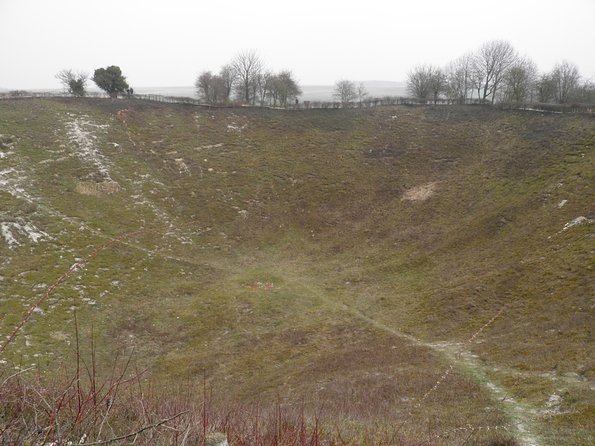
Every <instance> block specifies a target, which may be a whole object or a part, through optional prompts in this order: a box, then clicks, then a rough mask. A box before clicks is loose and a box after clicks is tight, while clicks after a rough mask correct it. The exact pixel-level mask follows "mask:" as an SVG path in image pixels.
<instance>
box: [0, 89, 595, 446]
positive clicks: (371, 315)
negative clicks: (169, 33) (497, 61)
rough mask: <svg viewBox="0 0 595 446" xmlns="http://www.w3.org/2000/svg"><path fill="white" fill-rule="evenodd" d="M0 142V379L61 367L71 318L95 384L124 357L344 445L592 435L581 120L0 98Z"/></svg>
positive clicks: (169, 382)
mask: <svg viewBox="0 0 595 446" xmlns="http://www.w3.org/2000/svg"><path fill="white" fill-rule="evenodd" d="M0 134H1V136H0V230H1V238H0V313H1V314H2V318H1V319H0V334H1V335H2V338H3V339H4V338H6V337H7V336H10V334H11V333H12V332H13V330H14V327H16V326H17V325H18V324H19V322H20V321H21V320H23V315H24V314H25V313H26V312H27V310H28V309H29V308H31V307H32V306H34V305H36V302H38V301H39V300H40V299H41V303H40V305H39V306H38V307H35V308H34V310H33V311H32V313H31V318H30V319H29V320H28V321H27V323H25V324H24V326H23V329H22V330H21V331H20V332H19V333H18V336H17V337H16V338H15V340H14V341H13V342H11V343H10V344H9V345H6V349H5V351H4V352H3V353H2V354H1V356H0V362H1V365H0V367H2V368H4V369H5V370H4V375H5V376H9V375H11V374H12V373H14V368H15V367H17V368H20V369H25V368H28V367H31V366H34V369H32V370H31V371H29V372H27V373H23V376H25V377H26V376H27V374H28V373H29V374H30V373H34V371H35V370H39V371H41V372H40V373H46V374H49V375H52V371H55V370H56V369H57V364H62V363H63V362H64V358H73V357H74V350H75V343H76V342H75V341H76V339H75V337H76V336H77V333H76V331H75V315H76V322H77V325H78V331H79V333H78V337H79V338H80V339H83V340H84V341H82V342H80V346H79V348H80V349H81V350H82V353H81V355H85V356H86V355H90V354H91V351H90V350H91V347H90V342H89V340H91V339H92V340H93V343H94V346H93V349H92V350H93V352H92V353H93V355H94V356H96V357H97V364H98V371H97V373H98V375H105V376H109V373H110V364H112V363H113V361H114V358H115V357H116V355H117V354H118V352H120V354H122V352H124V355H127V354H129V352H130V351H132V350H134V354H133V361H134V363H135V367H138V368H139V369H145V368H146V369H147V370H148V378H150V380H151V382H152V383H153V384H152V385H153V386H156V387H157V388H161V389H171V388H173V387H175V386H178V385H179V383H180V382H184V383H188V388H192V387H194V386H196V385H199V387H200V386H202V383H203V377H206V383H207V384H208V387H209V389H211V390H210V392H212V395H213V397H212V398H213V401H214V403H213V404H214V405H220V406H222V407H223V406H225V405H229V404H231V405H233V404H252V403H256V402H259V404H260V403H261V402H263V404H267V402H269V403H270V402H274V401H277V400H278V399H279V400H281V401H282V403H283V404H288V405H291V404H297V403H299V402H304V401H306V402H307V403H308V404H311V405H312V407H321V408H322V409H321V415H320V417H321V418H320V421H321V423H324V422H325V421H326V422H327V423H328V425H335V426H337V429H340V430H341V431H342V432H343V433H344V434H343V436H344V438H345V439H351V441H353V442H354V444H358V438H363V437H358V435H361V432H362V431H364V430H366V429H368V430H369V429H370V427H373V429H372V430H375V431H377V432H393V431H394V430H395V426H400V427H399V431H398V435H399V436H402V437H403V438H405V439H411V441H422V440H425V439H427V438H428V436H429V437H430V438H431V441H432V442H433V443H429V444H445V445H446V444H453V445H454V444H462V442H463V441H465V439H466V438H468V437H469V435H471V434H472V435H473V437H471V438H473V441H475V442H476V443H477V444H491V445H496V444H513V443H497V442H496V440H495V438H496V437H495V435H496V436H497V437H498V438H500V437H499V435H500V434H494V433H493V431H487V430H486V429H485V428H486V427H488V426H490V427H494V426H499V427H500V426H502V429H504V431H505V433H506V436H508V437H515V438H516V440H517V441H518V444H524V445H535V446H540V445H578V444H585V445H586V444H590V443H591V441H592V440H593V439H592V432H593V427H594V426H593V400H594V398H593V391H592V388H593V378H594V373H593V362H592V354H591V352H592V350H593V340H592V335H591V326H592V321H593V306H592V293H593V270H592V268H593V257H592V253H593V219H595V211H594V209H593V184H595V179H594V172H595V168H594V167H595V165H594V161H595V152H594V150H593V148H594V145H595V120H594V118H593V117H592V116H580V115H548V114H540V113H532V112H503V111H498V110H495V109H492V108H483V107H472V106H467V107H436V108H432V107H420V108H405V107H402V108H376V109H372V110H365V111H362V110H357V109H344V110H343V109H342V110H303V111H294V112H284V111H277V110H268V111H267V110H258V109H208V110H204V109H200V108H196V107H190V106H182V105H179V106H176V105H158V104H151V103H145V102H140V101H123V100H120V101H111V100H58V99H55V100H22V101H18V100H17V101H8V100H7V101H3V102H0ZM136 231H140V232H136ZM131 232H133V233H134V234H132V235H130V236H123V237H122V234H128V233H131ZM118 237H120V238H119V239H118V240H117V241H116V242H115V243H113V245H109V246H107V247H106V248H105V249H104V250H101V252H97V253H95V254H96V255H95V254H93V253H94V250H95V249H97V248H98V247H100V246H102V245H104V244H105V243H109V242H110V241H113V240H114V239H116V238H118ZM90 254H93V257H92V258H89V259H87V257H86V256H88V255H90ZM73 266H74V268H73V270H72V273H71V274H70V275H69V276H68V278H66V279H65V280H64V281H63V282H62V283H60V285H59V286H58V287H57V288H55V290H53V289H51V290H50V287H51V285H52V284H53V283H55V282H56V280H57V279H58V278H59V277H60V276H61V275H62V274H64V273H65V272H66V271H68V270H69V268H72V267H73ZM50 291H51V292H50ZM70 355H73V356H70ZM67 360H68V359H67ZM35 373H37V372H35ZM325 408H326V409H325ZM468 426H471V427H476V428H477V427H481V428H482V429H481V430H475V431H471V430H464V429H460V428H462V427H468ZM502 429H500V431H502ZM453 430H454V433H453V434H452V435H450V434H449V435H446V434H445V433H447V432H450V431H453ZM366 438H370V437H366ZM399 438H400V437H399ZM360 441H361V442H362V443H365V442H368V443H367V444H373V441H372V440H369V439H368V440H365V441H364V440H360ZM383 441H387V440H383ZM428 441H430V440H428ZM502 441H504V440H502ZM490 442H491V443H490ZM337 444H340V443H337ZM360 444H361V443H360ZM377 444H378V443H377ZM382 444H385V443H382ZM386 444H395V443H389V442H388V441H387V443H386ZM403 444H404V443H403Z"/></svg>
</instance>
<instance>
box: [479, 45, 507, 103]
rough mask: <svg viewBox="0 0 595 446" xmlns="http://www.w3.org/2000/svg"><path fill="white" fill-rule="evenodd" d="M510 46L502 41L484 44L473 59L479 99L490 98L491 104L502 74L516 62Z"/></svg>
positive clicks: (494, 98)
mask: <svg viewBox="0 0 595 446" xmlns="http://www.w3.org/2000/svg"><path fill="white" fill-rule="evenodd" d="M516 59H517V54H516V51H515V49H514V48H513V47H512V45H511V44H510V43H508V42H506V41H503V40H493V41H491V42H486V43H484V44H483V45H482V46H481V47H480V48H479V51H478V52H477V54H476V55H475V57H474V60H473V65H474V71H475V78H476V81H477V88H478V93H479V94H480V98H481V99H483V100H487V99H488V98H491V102H492V104H493V103H494V101H495V100H496V95H497V93H498V90H499V88H500V85H501V82H502V79H503V77H504V73H505V72H506V71H507V70H508V68H510V67H511V66H512V64H513V63H514V62H515V61H516Z"/></svg>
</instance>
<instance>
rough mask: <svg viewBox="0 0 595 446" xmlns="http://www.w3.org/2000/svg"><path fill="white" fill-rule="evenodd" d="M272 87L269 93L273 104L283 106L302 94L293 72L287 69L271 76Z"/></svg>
mask: <svg viewBox="0 0 595 446" xmlns="http://www.w3.org/2000/svg"><path fill="white" fill-rule="evenodd" d="M272 85H273V88H272V91H271V95H272V97H273V101H274V105H277V101H278V102H279V105H281V106H283V107H285V106H286V105H287V103H288V102H289V101H291V100H294V99H297V97H298V96H299V95H301V94H302V89H301V88H300V87H299V85H298V83H297V81H296V80H295V79H294V78H293V74H292V73H291V71H289V70H285V71H281V72H280V73H279V74H277V75H275V76H274V77H273V82H272Z"/></svg>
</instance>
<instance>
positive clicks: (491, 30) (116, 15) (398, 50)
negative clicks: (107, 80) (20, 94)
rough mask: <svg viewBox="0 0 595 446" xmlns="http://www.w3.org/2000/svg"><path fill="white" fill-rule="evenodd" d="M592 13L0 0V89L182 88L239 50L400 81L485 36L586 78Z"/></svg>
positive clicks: (525, 3)
mask: <svg viewBox="0 0 595 446" xmlns="http://www.w3.org/2000/svg"><path fill="white" fill-rule="evenodd" d="M594 17H595V0H492V1H480V0H452V1H449V0H423V1H421V0H406V1H400V0H392V1H384V0H360V1H350V0H342V1H335V0H293V1H285V0H244V1H241V0H240V1H236V0H206V1H203V0H194V1H191V0H166V1H164V0H94V1H90V0H0V87H3V88H9V89H16V88H58V87H59V84H58V81H57V80H56V79H55V78H54V75H55V74H56V73H57V72H58V71H59V70H61V69H63V68H72V69H74V70H76V71H79V70H80V71H86V72H88V73H92V72H93V70H94V69H95V68H98V67H105V66H108V65H119V66H120V67H121V68H122V71H123V72H124V74H125V75H126V76H127V78H128V81H129V83H130V84H131V85H132V86H133V87H143V86H144V87H146V86H186V85H187V86H190V85H192V84H193V83H194V79H195V78H196V76H197V74H198V73H199V72H200V71H202V70H213V71H216V70H218V69H219V67H220V66H221V65H222V64H224V63H226V62H227V61H229V60H230V59H231V58H232V57H233V56H234V55H235V54H236V53H237V52H239V51H240V50H245V49H256V50H257V51H258V53H259V54H260V56H261V57H262V59H263V60H264V61H265V63H266V65H267V66H268V67H270V68H271V69H274V70H278V69H285V68H287V69H290V70H292V71H293V72H294V74H295V75H296V77H297V79H298V80H299V81H300V82H301V83H302V84H304V85H316V84H332V83H334V82H335V81H336V80H337V79H353V80H393V81H402V80H405V79H406V76H407V72H408V71H409V70H410V69H411V68H412V67H413V66H414V65H416V64H419V63H433V64H437V65H444V64H446V63H447V62H449V61H450V60H452V59H454V58H456V57H458V56H459V55H461V54H463V53H465V52H468V51H472V50H475V49H476V48H477V47H478V46H479V45H480V44H481V43H483V42H485V41H487V40H492V39H504V40H508V41H509V42H510V43H511V44H512V45H513V46H514V47H515V48H516V49H517V50H518V51H519V53H521V54H523V55H527V56H530V57H532V58H533V60H535V62H536V63H537V64H538V66H539V68H540V69H541V70H542V71H547V70H549V69H551V68H552V66H553V65H554V64H555V63H556V62H558V61H561V60H563V59H566V60H568V61H571V62H573V63H575V64H576V65H577V66H578V67H579V70H580V71H581V73H582V74H583V75H584V76H585V77H587V78H591V79H595V34H594V33H593V18H594Z"/></svg>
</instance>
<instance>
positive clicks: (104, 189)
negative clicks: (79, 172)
mask: <svg viewBox="0 0 595 446" xmlns="http://www.w3.org/2000/svg"><path fill="white" fill-rule="evenodd" d="M75 190H76V191H77V192H78V193H79V194H81V195H91V196H94V197H99V196H101V195H111V194H115V193H116V192H120V191H121V190H122V187H121V186H120V185H119V184H118V182H116V181H113V180H107V181H102V182H101V183H93V182H90V181H81V182H80V183H78V184H77V185H76V189H75Z"/></svg>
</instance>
